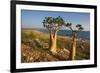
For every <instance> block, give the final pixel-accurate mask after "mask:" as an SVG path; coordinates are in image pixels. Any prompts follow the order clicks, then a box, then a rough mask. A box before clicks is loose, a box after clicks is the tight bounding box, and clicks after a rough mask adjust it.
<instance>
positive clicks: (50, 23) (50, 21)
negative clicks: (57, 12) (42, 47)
mask: <svg viewBox="0 0 100 73" xmlns="http://www.w3.org/2000/svg"><path fill="white" fill-rule="evenodd" d="M63 24H64V20H63V18H62V17H60V16H58V17H56V18H53V17H45V19H44V20H43V26H44V27H45V28H47V29H48V30H49V33H50V42H49V48H50V51H51V52H52V53H56V52H57V46H56V43H57V32H58V31H59V30H60V29H61V27H62V25H63Z"/></svg>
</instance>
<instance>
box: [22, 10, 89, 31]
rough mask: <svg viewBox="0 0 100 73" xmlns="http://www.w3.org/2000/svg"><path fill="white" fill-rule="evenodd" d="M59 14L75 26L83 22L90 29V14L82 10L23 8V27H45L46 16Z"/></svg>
mask: <svg viewBox="0 0 100 73" xmlns="http://www.w3.org/2000/svg"><path fill="white" fill-rule="evenodd" d="M58 16H61V17H62V18H63V19H64V20H65V22H70V23H72V24H73V25H74V26H75V25H76V24H81V25H82V26H83V28H84V30H86V31H89V30H90V14H89V13H82V12H81V13H79V12H56V11H38V10H21V26H22V28H44V27H43V24H42V21H43V20H44V18H45V17H58ZM73 28H74V27H73Z"/></svg>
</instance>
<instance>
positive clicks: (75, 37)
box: [65, 23, 83, 60]
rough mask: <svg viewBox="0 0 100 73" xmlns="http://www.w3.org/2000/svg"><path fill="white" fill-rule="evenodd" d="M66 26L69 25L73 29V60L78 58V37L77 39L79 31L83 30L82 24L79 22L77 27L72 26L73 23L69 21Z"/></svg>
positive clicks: (71, 55)
mask: <svg viewBox="0 0 100 73" xmlns="http://www.w3.org/2000/svg"><path fill="white" fill-rule="evenodd" d="M65 26H66V27H68V28H69V29H70V30H71V31H72V49H71V53H70V59H71V60H75V59H76V39H77V33H78V32H79V31H82V30H83V27H82V25H80V24H77V25H76V27H75V28H76V29H73V28H72V23H67V24H65Z"/></svg>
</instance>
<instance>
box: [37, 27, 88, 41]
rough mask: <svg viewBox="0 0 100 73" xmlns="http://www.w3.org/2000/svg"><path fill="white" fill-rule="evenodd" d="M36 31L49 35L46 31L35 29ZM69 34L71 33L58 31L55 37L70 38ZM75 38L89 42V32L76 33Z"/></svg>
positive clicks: (69, 31)
mask: <svg viewBox="0 0 100 73" xmlns="http://www.w3.org/2000/svg"><path fill="white" fill-rule="evenodd" d="M36 30H38V31H40V32H45V33H49V31H48V30H47V29H36ZM71 33H72V32H71V30H59V31H58V33H57V35H60V36H65V37H71ZM77 38H79V39H83V40H90V31H79V32H78V33H77Z"/></svg>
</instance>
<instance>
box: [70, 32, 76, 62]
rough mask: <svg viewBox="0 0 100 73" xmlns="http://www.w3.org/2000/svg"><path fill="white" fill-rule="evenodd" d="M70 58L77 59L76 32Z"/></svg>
mask: <svg viewBox="0 0 100 73" xmlns="http://www.w3.org/2000/svg"><path fill="white" fill-rule="evenodd" d="M69 58H70V60H75V59H76V34H75V33H74V34H73V36H72V49H71V51H70V57H69Z"/></svg>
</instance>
